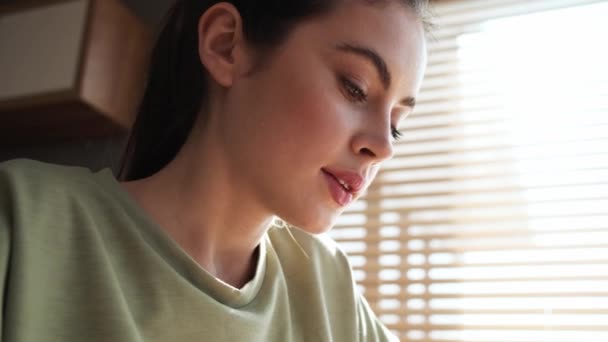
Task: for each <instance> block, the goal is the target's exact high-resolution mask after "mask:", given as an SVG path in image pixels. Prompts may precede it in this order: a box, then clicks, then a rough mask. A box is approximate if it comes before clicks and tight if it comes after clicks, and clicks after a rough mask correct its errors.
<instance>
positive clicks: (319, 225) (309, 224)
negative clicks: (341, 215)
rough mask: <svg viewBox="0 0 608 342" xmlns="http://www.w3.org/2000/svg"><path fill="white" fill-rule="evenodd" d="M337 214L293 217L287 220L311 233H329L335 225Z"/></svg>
mask: <svg viewBox="0 0 608 342" xmlns="http://www.w3.org/2000/svg"><path fill="white" fill-rule="evenodd" d="M336 219H337V215H331V216H322V215H319V216H316V217H308V218H302V217H299V218H296V217H292V219H291V220H287V219H286V220H285V221H287V222H288V223H289V224H290V225H292V226H294V227H297V228H298V229H300V230H302V231H304V232H307V233H309V234H313V235H317V234H323V233H327V232H328V231H330V230H331V228H332V227H333V226H334V224H335V221H336Z"/></svg>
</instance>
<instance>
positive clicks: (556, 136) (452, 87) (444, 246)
mask: <svg viewBox="0 0 608 342" xmlns="http://www.w3.org/2000/svg"><path fill="white" fill-rule="evenodd" d="M434 11H435V16H436V17H435V18H434V20H433V21H434V22H435V24H436V25H437V28H435V30H434V32H433V36H434V38H433V39H431V41H430V45H429V47H430V56H429V66H428V69H427V73H426V78H425V81H424V85H423V89H422V92H421V94H420V96H419V99H418V103H419V104H418V105H417V108H416V110H415V113H414V114H413V115H412V116H411V117H409V118H408V119H406V120H405V123H404V127H403V128H404V133H405V134H404V138H402V140H401V141H400V142H399V143H398V144H397V145H396V156H395V158H394V159H393V160H392V161H390V162H388V163H386V165H385V166H384V168H383V171H381V173H380V174H379V175H378V178H377V180H376V182H375V183H374V185H373V186H372V187H371V188H370V189H369V191H368V193H367V195H366V196H365V197H364V198H362V199H361V200H360V201H359V202H357V203H355V204H354V205H353V207H352V208H350V210H349V211H347V212H346V213H345V214H344V215H343V216H342V217H341V219H340V221H339V222H338V224H337V225H336V227H334V229H333V230H332V232H331V233H330V234H331V236H332V237H333V238H334V239H336V240H337V241H338V242H339V243H340V244H341V246H342V247H343V248H344V249H345V250H346V251H347V252H348V253H349V255H350V258H351V262H352V264H353V266H354V269H355V275H356V277H357V280H358V282H359V284H360V286H361V289H362V290H363V292H364V295H365V297H366V298H367V299H368V301H369V302H370V304H371V306H372V307H373V308H374V310H375V312H376V313H377V314H378V316H379V317H380V318H381V319H382V320H383V321H384V322H385V323H386V324H387V325H388V327H389V328H390V329H392V330H393V331H395V332H396V333H397V334H398V336H399V337H401V339H402V341H443V342H448V341H471V342H473V341H475V342H478V341H485V342H490V341H491V342H515V341H518V342H524V341H525V342H537V341H538V342H540V341H544V342H547V341H550V342H566V341H568V342H594V341H597V342H600V341H601V342H607V341H608V40H607V39H608V1H597V0H596V1H586V0H534V1H529V0H492V1H488V0H469V1H467V0H451V1H440V2H437V3H435V6H434Z"/></svg>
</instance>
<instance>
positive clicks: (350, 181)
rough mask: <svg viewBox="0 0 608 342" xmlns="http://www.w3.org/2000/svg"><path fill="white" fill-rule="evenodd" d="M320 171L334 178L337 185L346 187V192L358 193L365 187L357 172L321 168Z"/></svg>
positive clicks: (361, 177) (362, 177)
mask: <svg viewBox="0 0 608 342" xmlns="http://www.w3.org/2000/svg"><path fill="white" fill-rule="evenodd" d="M322 170H323V171H324V172H326V173H328V174H330V175H331V176H333V177H334V178H336V179H337V180H338V182H339V183H343V184H344V185H346V186H347V187H348V189H347V190H348V192H353V193H355V192H360V191H361V190H362V189H363V187H364V186H365V177H364V176H361V175H360V174H359V173H358V172H353V171H347V170H336V169H327V168H323V169H322Z"/></svg>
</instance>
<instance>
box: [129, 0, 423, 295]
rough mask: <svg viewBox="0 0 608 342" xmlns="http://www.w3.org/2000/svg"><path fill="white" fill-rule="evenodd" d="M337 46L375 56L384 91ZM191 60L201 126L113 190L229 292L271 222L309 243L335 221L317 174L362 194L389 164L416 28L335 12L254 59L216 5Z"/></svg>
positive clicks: (365, 64)
mask: <svg viewBox="0 0 608 342" xmlns="http://www.w3.org/2000/svg"><path fill="white" fill-rule="evenodd" d="M345 45H348V46H351V47H352V46H356V47H365V48H368V49H373V50H374V51H375V52H376V53H377V54H378V55H380V56H381V58H382V59H383V60H384V62H385V63H386V65H387V69H388V71H389V72H390V74H391V84H390V86H389V87H388V88H385V84H384V83H383V81H382V79H381V77H380V76H379V73H378V71H377V68H376V66H375V65H374V64H373V63H372V62H371V61H370V59H369V58H367V57H364V56H363V55H362V54H360V53H355V52H352V51H350V50H349V49H344V48H338V47H343V46H345ZM199 55H200V59H201V63H202V64H203V65H204V66H205V67H206V68H207V70H208V71H209V74H210V81H209V82H210V84H209V85H210V93H209V101H208V102H207V103H206V104H205V106H204V107H203V108H201V111H204V112H205V113H206V114H207V119H206V120H205V121H204V122H203V121H202V120H201V121H199V122H197V124H196V125H195V127H194V128H193V131H192V134H191V136H190V138H189V139H188V141H187V142H186V144H185V146H184V147H183V148H182V150H181V151H180V153H179V154H178V156H177V157H176V159H175V160H174V161H172V162H171V163H170V164H169V165H168V166H167V167H165V168H164V169H163V170H161V171H160V172H158V173H157V174H155V175H153V176H152V177H149V178H146V179H143V180H138V181H134V182H126V183H122V185H123V186H124V187H125V189H126V190H127V191H128V192H129V193H130V194H131V195H132V196H133V198H134V199H135V201H136V202H137V203H139V205H140V206H141V207H142V208H143V209H144V210H145V211H146V212H148V213H149V214H150V216H151V217H152V218H153V219H154V220H155V221H156V222H157V223H158V224H159V226H161V227H162V228H163V229H165V230H166V231H167V232H168V233H169V235H170V236H172V237H173V238H174V239H175V240H176V241H177V243H178V244H180V245H181V246H182V247H183V249H184V250H185V251H186V252H187V253H189V254H190V256H192V258H193V259H194V260H195V261H197V262H198V263H199V264H200V265H201V266H202V267H203V268H204V269H205V270H207V271H208V272H210V273H211V274H213V275H215V276H216V277H217V278H219V279H221V280H223V281H225V282H226V283H228V284H230V285H232V286H235V287H237V288H240V287H242V286H243V285H244V284H245V283H246V282H247V281H248V280H249V279H251V277H252V276H253V274H254V272H255V262H256V253H255V251H256V247H257V246H258V244H259V242H260V240H261V238H262V237H263V235H264V233H265V231H266V230H267V229H268V226H269V225H270V223H271V221H272V219H273V217H274V216H275V215H276V216H279V217H281V218H283V219H284V220H286V221H287V222H289V223H291V224H293V225H295V226H297V227H299V228H300V229H303V230H305V231H307V232H310V233H321V232H324V231H327V230H328V229H329V228H330V227H331V226H332V224H333V222H334V221H335V219H336V218H337V217H338V216H339V215H340V213H341V212H342V211H343V210H344V208H343V207H342V206H340V205H338V204H337V203H336V202H335V201H334V200H333V199H332V197H331V194H330V191H329V188H328V183H327V179H326V177H325V176H324V174H323V172H322V171H321V170H322V169H324V168H330V169H332V170H342V171H350V172H356V173H359V174H360V175H362V176H364V177H365V179H366V185H368V184H369V183H370V182H371V181H372V179H373V178H374V177H375V175H376V173H377V171H378V168H379V167H380V164H381V163H382V162H383V161H385V160H387V159H389V158H390V157H391V156H392V154H393V143H394V140H393V138H392V137H391V127H392V126H398V123H399V121H401V120H402V119H404V118H405V116H406V115H407V114H408V113H409V112H410V111H411V109H412V108H411V107H410V106H409V105H406V104H402V103H401V102H402V100H403V99H404V98H408V97H415V95H416V94H417V92H418V90H419V88H420V82H421V79H422V75H423V72H424V67H425V65H426V57H425V56H426V47H425V42H424V33H423V27H422V24H421V22H420V20H419V19H417V18H416V16H415V14H414V13H413V11H411V10H410V9H408V8H406V7H404V6H403V5H400V4H398V3H396V2H395V3H387V4H386V5H383V6H370V5H366V4H365V2H359V1H353V2H345V4H343V5H340V6H338V8H337V9H336V10H335V11H333V12H331V13H330V14H328V15H324V16H321V17H318V18H314V19H310V20H308V21H305V22H303V23H301V24H299V25H298V26H296V27H295V28H294V30H293V31H292V32H291V34H290V35H289V36H288V38H287V39H286V41H285V42H284V43H283V44H282V45H281V46H280V47H279V48H278V49H277V50H275V51H272V52H271V54H270V55H264V56H262V57H261V55H260V54H259V53H258V51H256V50H255V49H254V48H252V47H251V46H249V45H248V44H247V42H246V41H245V39H244V37H243V34H242V31H241V19H240V16H239V13H238V11H237V10H236V9H235V8H234V7H232V6H231V5H229V4H226V3H221V4H218V5H215V6H213V7H212V8H211V9H209V10H208V11H207V12H205V14H204V15H203V16H202V17H201V19H200V22H199ZM260 58H264V60H263V62H264V63H263V66H262V67H260V68H255V66H256V65H259V63H258V62H259V61H260ZM357 88H358V89H359V90H357ZM359 91H362V92H363V93H365V94H366V95H365V98H364V99H363V100H362V97H361V96H360V95H361V94H360V93H359Z"/></svg>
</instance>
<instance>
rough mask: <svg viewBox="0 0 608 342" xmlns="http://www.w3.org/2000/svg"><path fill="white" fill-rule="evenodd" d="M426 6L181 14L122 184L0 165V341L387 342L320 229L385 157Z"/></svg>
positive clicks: (183, 9) (420, 40)
mask: <svg viewBox="0 0 608 342" xmlns="http://www.w3.org/2000/svg"><path fill="white" fill-rule="evenodd" d="M422 7H423V3H422V1H404V0H385V1H380V0H378V1H366V0H349V1H345V0H335V1H327V0H322V1H321V0H317V1H315V0H310V1H304V0H300V1H290V2H289V3H287V2H284V1H270V0H269V1H257V2H256V3H255V4H254V3H253V2H251V1H230V2H218V1H201V0H183V1H177V3H176V5H175V6H174V8H173V10H172V13H171V14H170V16H169V17H168V21H167V23H166V25H165V27H164V29H163V31H162V32H161V34H160V36H159V41H158V43H157V46H156V48H155V51H154V53H153V58H152V63H151V69H150V74H149V79H148V85H147V89H146V93H145V95H144V98H143V101H142V104H141V107H140V111H139V113H138V117H137V121H136V123H135V126H134V128H133V131H132V135H131V138H130V141H129V145H128V149H127V153H126V158H125V166H124V168H123V170H122V180H123V182H117V181H116V180H115V179H114V178H113V177H112V175H111V173H110V171H109V170H103V171H101V172H98V173H91V172H89V171H87V170H85V169H82V168H68V167H60V166H54V165H48V164H42V163H38V162H33V161H24V160H21V161H11V162H7V163H4V165H2V166H1V167H0V208H1V210H2V211H1V212H0V214H1V215H0V286H1V288H0V293H3V296H2V307H3V311H2V317H1V318H2V319H1V322H2V324H1V326H0V332H1V334H0V336H2V340H1V341H3V342H8V341H11V342H25V341H85V340H86V341H113V342H119V341H281V342H285V341H348V342H352V341H386V340H391V341H393V340H396V339H395V337H394V336H391V334H390V332H388V331H387V330H386V328H385V327H383V326H382V324H381V323H380V322H379V321H378V320H377V318H376V317H375V316H374V314H373V313H372V311H371V310H370V308H369V306H368V305H367V304H366V302H365V300H364V299H363V298H362V296H361V295H360V294H358V293H357V292H356V288H355V284H354V281H353V278H352V275H351V271H350V268H349V265H348V262H347V259H346V257H345V255H344V254H343V253H342V252H341V251H340V250H339V249H337V248H336V246H335V244H334V243H333V242H331V241H329V240H328V239H326V238H324V237H318V236H314V234H318V233H322V232H325V231H327V230H328V229H329V228H330V227H331V225H332V223H333V222H334V220H335V219H336V217H338V215H339V214H340V213H341V212H342V211H343V210H344V207H345V206H347V205H348V204H349V203H351V202H352V201H354V200H355V199H356V198H357V197H358V196H359V195H360V194H361V193H362V192H363V191H364V190H365V188H366V187H367V186H368V185H369V183H370V182H371V181H372V179H373V178H374V176H375V175H376V173H377V171H378V168H379V166H380V164H381V163H382V162H383V161H385V160H387V159H388V158H390V157H391V156H392V154H393V140H394V139H395V138H398V136H399V134H400V133H399V132H398V129H397V127H398V125H399V122H400V121H401V120H403V119H404V118H405V116H407V114H408V113H409V112H410V111H411V110H412V107H413V105H414V97H415V95H416V93H417V92H418V90H419V88H420V82H421V79H422V74H423V69H424V66H425V64H426V59H425V58H426V57H425V42H424V28H423V26H424V25H423V20H422V18H421V11H422ZM275 217H280V218H281V219H282V220H284V221H285V222H289V225H290V227H291V226H292V225H293V226H295V227H298V229H292V228H281V227H276V226H274V225H273V221H274V219H275Z"/></svg>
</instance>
